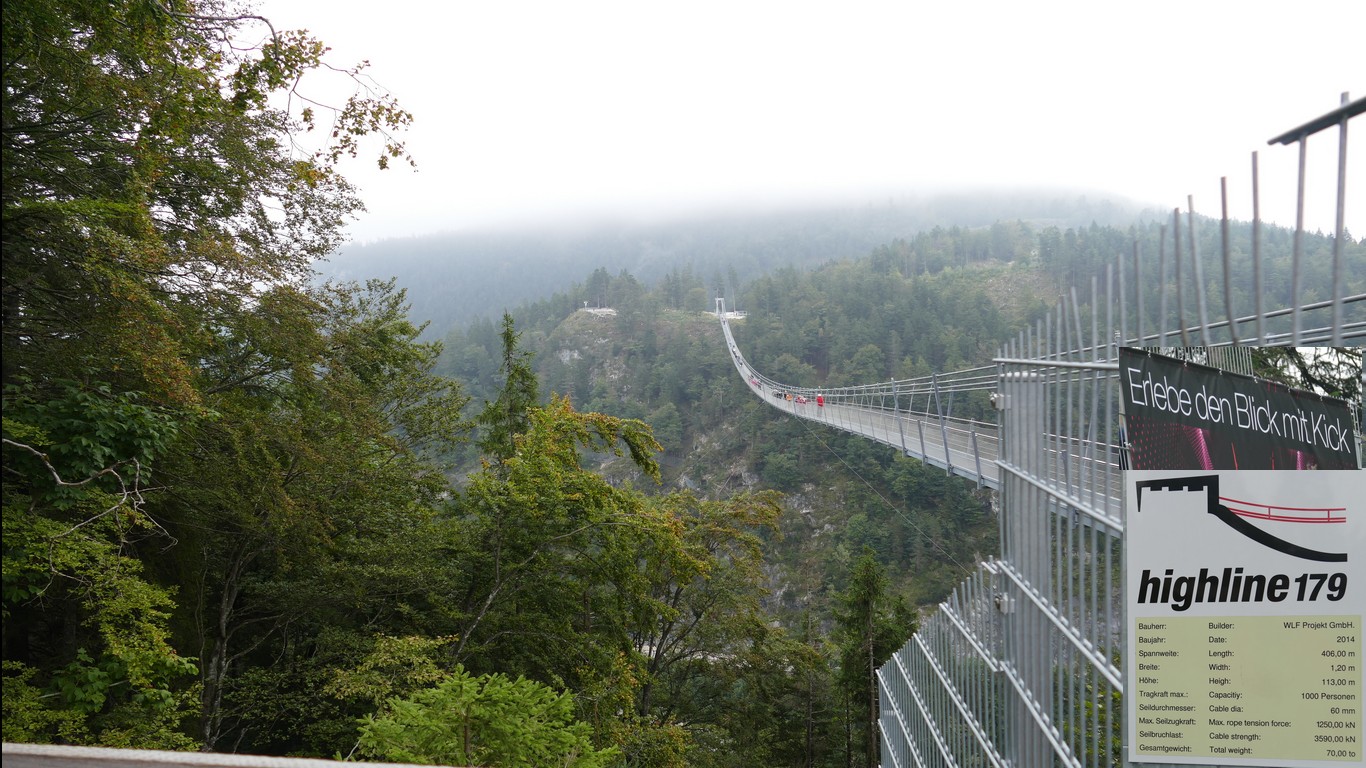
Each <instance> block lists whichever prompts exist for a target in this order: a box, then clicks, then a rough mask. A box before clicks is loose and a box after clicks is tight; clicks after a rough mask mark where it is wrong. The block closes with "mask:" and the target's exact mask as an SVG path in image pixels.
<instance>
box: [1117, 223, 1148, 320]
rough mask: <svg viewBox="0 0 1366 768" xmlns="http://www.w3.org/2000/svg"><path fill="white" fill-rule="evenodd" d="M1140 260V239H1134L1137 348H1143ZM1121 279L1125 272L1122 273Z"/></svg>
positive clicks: (1121, 289)
mask: <svg viewBox="0 0 1366 768" xmlns="http://www.w3.org/2000/svg"><path fill="white" fill-rule="evenodd" d="M1139 262H1140V259H1139V255H1138V238H1136V237H1135V238H1134V312H1135V313H1136V316H1135V318H1134V335H1135V337H1136V339H1137V340H1136V342H1135V346H1139V347H1141V346H1143V276H1142V274H1141V273H1140V271H1139V270H1140V263H1139ZM1120 274H1121V278H1120V279H1123V277H1122V275H1123V272H1121V273H1120ZM1119 290H1120V292H1121V293H1122V292H1123V291H1124V286H1123V284H1121V285H1120V287H1119Z"/></svg>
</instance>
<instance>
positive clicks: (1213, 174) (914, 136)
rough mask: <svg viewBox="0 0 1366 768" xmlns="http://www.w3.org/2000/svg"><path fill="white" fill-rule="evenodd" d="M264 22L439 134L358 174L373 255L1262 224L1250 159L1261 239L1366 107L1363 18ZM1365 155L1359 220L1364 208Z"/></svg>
mask: <svg viewBox="0 0 1366 768" xmlns="http://www.w3.org/2000/svg"><path fill="white" fill-rule="evenodd" d="M261 10H262V12H263V13H264V14H265V15H267V16H270V17H271V18H272V19H274V20H275V21H276V22H277V24H278V25H279V26H281V27H288V28H295V27H307V28H309V29H311V30H312V31H314V32H315V33H316V34H317V35H318V36H319V37H321V38H322V39H323V40H324V41H326V42H327V43H328V44H330V45H331V46H332V47H333V49H334V51H333V55H334V56H335V57H336V58H337V61H339V62H343V63H350V62H352V61H356V60H360V59H362V58H365V59H369V60H370V61H371V62H373V67H372V70H371V71H372V72H373V74H374V76H375V77H376V79H378V80H379V81H380V82H381V83H383V84H384V85H385V86H387V87H388V88H390V89H391V90H392V91H393V92H394V93H395V94H396V95H397V96H398V97H399V99H400V100H401V101H402V103H403V104H404V105H405V106H406V107H407V108H409V109H410V110H411V111H412V112H413V113H414V114H415V115H416V118H417V124H416V126H415V127H414V129H413V130H412V131H411V133H410V135H409V137H408V145H409V148H410V149H411V150H412V152H413V154H414V156H415V157H416V158H417V160H418V162H419V165H420V167H421V170H420V172H419V173H417V174H410V173H407V172H405V171H403V170H396V171H389V172H387V173H384V174H377V173H374V172H372V171H371V170H370V169H369V168H368V167H366V166H362V165H360V164H358V165H357V167H356V168H355V169H354V170H353V171H352V175H353V177H354V178H355V179H356V180H357V181H358V183H360V184H361V186H362V191H363V193H364V197H365V199H366V202H367V204H368V205H369V207H370V211H371V212H370V213H369V214H367V215H366V216H365V218H364V219H363V220H362V221H361V222H359V223H357V224H356V225H355V226H354V227H353V232H354V233H355V235H356V236H357V237H358V238H360V239H373V238H377V237H386V236H398V235H405V234H417V233H423V232H430V231H437V230H441V229H453V228H464V227H470V226H480V225H484V224H489V223H494V222H502V221H508V220H512V219H525V218H535V217H540V216H561V217H562V216H566V215H576V214H580V213H583V212H585V211H603V210H609V209H624V210H636V209H640V208H651V209H658V208H661V207H667V206H670V205H697V204H700V203H703V202H706V201H712V200H723V201H724V200H734V199H744V200H750V201H753V202H756V203H760V204H762V203H764V202H765V201H768V200H777V199H780V198H783V197H786V196H802V195H810V194H818V193H822V192H828V191H830V190H841V191H847V190H853V189H857V188H863V187H867V188H879V189H887V188H920V187H924V186H926V185H937V184H956V185H965V184H971V185H977V184H1010V185H1020V184H1029V185H1035V184H1058V185H1067V186H1083V187H1090V188H1097V189H1104V190H1108V191H1112V192H1113V193H1115V194H1117V195H1122V196H1126V197H1130V198H1136V199H1139V200H1144V201H1151V202H1153V203H1155V204H1158V205H1159V206H1167V207H1175V206H1178V205H1180V206H1182V207H1184V206H1185V203H1186V195H1187V194H1194V195H1195V196H1196V208H1197V211H1199V212H1201V213H1210V214H1217V212H1218V207H1219V202H1218V200H1219V198H1218V195H1219V177H1220V176H1224V175H1227V176H1229V179H1230V182H1229V183H1230V193H1231V194H1233V195H1235V196H1236V197H1235V201H1236V204H1235V208H1234V214H1235V215H1238V216H1242V217H1248V216H1250V206H1249V205H1248V204H1247V202H1246V200H1247V199H1248V196H1249V195H1250V192H1249V191H1248V187H1249V181H1248V178H1249V167H1250V153H1251V152H1252V151H1253V150H1261V157H1262V161H1261V162H1262V170H1263V178H1262V190H1263V197H1264V199H1263V212H1264V215H1265V216H1267V217H1269V218H1275V219H1277V220H1278V221H1280V222H1282V223H1287V224H1290V223H1293V190H1294V184H1295V179H1294V167H1295V159H1296V155H1295V150H1294V149H1293V148H1285V147H1277V148H1270V147H1266V146H1265V142H1266V140H1267V139H1268V138H1270V137H1271V136H1272V135H1275V134H1277V133H1279V132H1281V131H1284V130H1288V129H1289V128H1292V127H1294V126H1296V125H1298V124H1299V123H1301V122H1303V121H1306V120H1308V119H1310V118H1313V117H1316V116H1318V115H1320V114H1322V113H1324V112H1327V111H1329V110H1331V109H1333V108H1334V107H1336V106H1337V103H1338V96H1339V94H1340V93H1341V92H1342V91H1344V90H1352V91H1353V93H1354V95H1355V96H1357V97H1360V96H1362V95H1366V58H1364V57H1363V56H1362V54H1361V50H1362V49H1361V45H1360V30H1362V29H1366V3H1362V2H1359V0H1331V1H1328V0H1318V1H1316V0H1308V1H1307V2H1303V3H1300V4H1299V5H1296V6H1294V8H1293V9H1292V8H1290V7H1288V6H1284V5H1275V6H1272V5H1271V4H1270V3H1262V2H1215V1H1213V0H1210V1H1207V2H1198V3H1189V2H1177V1H1175V0H1150V1H1148V2H1143V3H1127V4H1115V3H1096V2H1091V1H1089V0H1088V1H1085V2H1082V1H1079V0H1074V1H1069V2H1056V1H1054V2H1036V3H1020V2H984V1H982V0H977V1H975V2H973V1H968V2H925V1H923V0H922V1H920V2H916V1H915V0H901V1H899V2H890V1H888V2H854V3H839V4H831V3H802V2H745V1H744V0H730V1H729V2H677V3H657V2H601V1H598V0H583V1H582V2H575V3H560V2H497V3H489V2H482V1H481V2H470V1H469V0H452V1H451V2H444V3H428V2H417V1H416V0H389V2H385V3H374V2H370V1H368V0H367V1H366V2H358V1H355V0H327V1H324V0H265V2H264V4H263V6H262V9H261ZM1357 122H1358V123H1361V122H1362V121H1360V120H1358V121H1357ZM1356 134H1357V135H1358V136H1366V131H1364V130H1363V128H1358V129H1357V131H1356ZM1361 141H1363V139H1358V140H1357V142H1358V147H1359V148H1358V149H1357V150H1356V152H1355V154H1350V155H1349V156H1350V157H1352V158H1354V160H1353V167H1354V168H1355V169H1356V170H1354V171H1353V172H1352V173H1353V175H1352V176H1351V178H1352V179H1354V184H1353V187H1352V188H1351V189H1349V197H1348V200H1349V201H1352V200H1363V201H1366V162H1363V161H1364V160H1366V146H1361ZM1336 143H1337V140H1336V132H1329V133H1325V134H1322V135H1320V136H1317V137H1315V139H1313V140H1312V141H1311V147H1310V149H1311V151H1310V154H1311V157H1312V158H1315V159H1316V160H1322V161H1327V163H1328V165H1329V166H1330V169H1328V170H1324V169H1322V168H1321V167H1320V165H1318V164H1316V165H1315V167H1314V170H1313V175H1312V176H1311V179H1310V183H1311V185H1312V186H1311V193H1315V196H1316V197H1317V198H1318V199H1317V200H1315V197H1311V204H1312V205H1313V213H1312V218H1311V221H1310V226H1311V227H1323V228H1331V226H1332V214H1331V193H1332V189H1333V187H1334V183H1335V182H1334V174H1335V170H1334V169H1332V168H1331V166H1333V165H1334V164H1335V162H1336V161H1335V155H1336ZM1287 190H1288V193H1287ZM1287 194H1288V195H1290V196H1291V197H1287ZM1355 211H1366V202H1362V203H1360V204H1358V205H1355V206H1351V205H1349V212H1353V213H1354V212H1355ZM1353 222H1355V224H1353ZM1349 227H1350V228H1353V229H1355V230H1357V231H1358V232H1360V231H1363V230H1366V220H1363V217H1362V216H1361V215H1357V216H1356V217H1355V218H1349Z"/></svg>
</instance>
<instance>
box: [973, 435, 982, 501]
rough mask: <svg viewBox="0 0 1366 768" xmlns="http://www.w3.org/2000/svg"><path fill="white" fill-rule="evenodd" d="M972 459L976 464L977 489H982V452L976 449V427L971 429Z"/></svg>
mask: <svg viewBox="0 0 1366 768" xmlns="http://www.w3.org/2000/svg"><path fill="white" fill-rule="evenodd" d="M971 429H972V458H973V461H975V462H976V463H977V487H978V488H981V487H982V452H981V451H980V450H978V449H977V427H976V426H975V425H974V426H973V427H972V428H971Z"/></svg>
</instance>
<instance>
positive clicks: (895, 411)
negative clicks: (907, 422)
mask: <svg viewBox="0 0 1366 768" xmlns="http://www.w3.org/2000/svg"><path fill="white" fill-rule="evenodd" d="M892 415H893V417H894V418H895V419H896V431H897V434H899V435H901V453H902V455H903V456H904V455H905V454H906V427H905V426H904V425H903V424H902V423H901V395H900V393H899V392H898V391H897V383H896V382H895V381H894V382H892Z"/></svg>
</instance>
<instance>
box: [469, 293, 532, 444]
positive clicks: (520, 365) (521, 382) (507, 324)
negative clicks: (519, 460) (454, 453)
mask: <svg viewBox="0 0 1366 768" xmlns="http://www.w3.org/2000/svg"><path fill="white" fill-rule="evenodd" d="M499 337H500V338H501V339H502V342H503V362H502V365H501V366H499V369H498V370H499V372H500V373H502V374H503V376H504V379H503V388H502V390H500V391H499V393H498V399H496V400H494V401H492V402H486V403H485V404H484V410H483V412H481V413H480V414H479V418H478V422H479V426H481V427H482V428H483V429H484V430H485V432H484V435H483V437H481V438H480V440H479V448H480V449H481V450H483V452H484V454H485V455H486V456H488V457H490V458H491V459H494V460H495V461H497V462H499V463H501V462H503V461H506V460H507V459H510V458H512V456H513V454H514V452H515V451H516V443H515V440H514V439H513V438H514V437H516V436H517V435H520V434H523V433H525V432H526V431H527V428H528V427H529V426H530V423H531V422H530V418H529V416H528V415H527V412H528V410H529V409H531V408H534V407H535V406H536V404H537V401H538V400H539V398H540V394H539V392H538V382H537V379H536V372H535V371H534V370H532V367H531V353H530V352H527V351H525V350H522V349H519V348H518V346H517V341H518V339H520V338H521V334H520V333H518V332H517V331H516V330H515V328H514V327H513V321H512V315H509V314H508V313H506V312H504V313H503V329H502V331H501V332H500V333H499Z"/></svg>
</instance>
